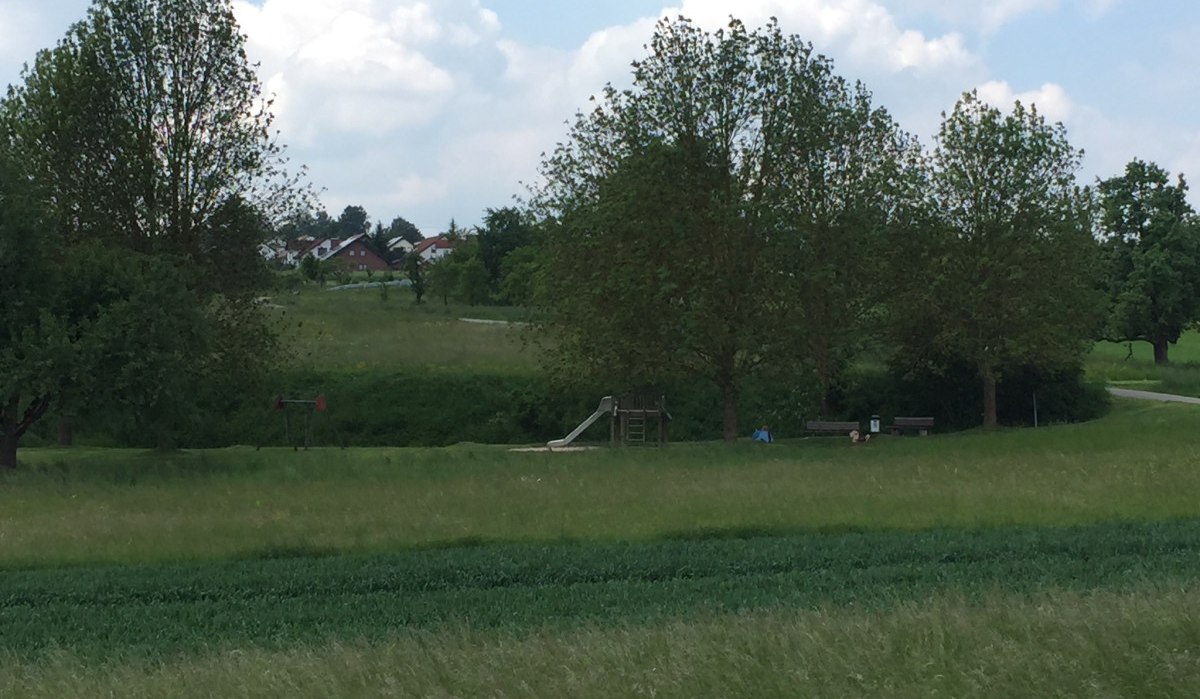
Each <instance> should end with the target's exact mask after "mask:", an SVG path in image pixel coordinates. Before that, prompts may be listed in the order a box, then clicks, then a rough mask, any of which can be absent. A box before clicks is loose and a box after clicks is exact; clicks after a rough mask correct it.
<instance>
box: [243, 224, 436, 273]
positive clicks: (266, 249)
mask: <svg viewBox="0 0 1200 699" xmlns="http://www.w3.org/2000/svg"><path fill="white" fill-rule="evenodd" d="M453 248H454V241H453V240H451V239H450V238H449V237H447V236H445V235H437V236H434V237H432V238H426V239H424V240H422V241H420V242H418V243H416V244H415V245H414V244H413V243H411V242H410V241H408V240H406V239H405V238H404V237H403V236H396V237H394V238H391V239H390V240H388V243H387V252H388V254H387V257H386V259H385V258H384V257H383V256H382V255H380V254H379V252H378V251H376V250H374V249H372V247H371V246H370V245H368V234H367V233H359V234H358V235H354V236H351V237H349V238H319V237H313V236H301V237H299V238H294V239H292V240H283V239H282V238H276V239H274V240H269V241H267V242H264V243H262V244H260V245H259V247H258V251H259V254H261V255H262V256H263V259H265V260H267V261H268V262H270V263H272V264H274V265H276V266H278V267H281V268H287V269H291V268H293V267H298V266H299V265H300V262H301V260H303V259H304V258H306V257H315V258H316V259H317V261H318V262H326V261H335V262H337V263H339V264H341V265H342V266H343V268H344V269H347V270H350V271H358V272H384V271H387V270H390V269H395V268H396V266H397V265H398V264H400V262H402V261H403V260H405V259H407V258H408V257H409V256H410V255H417V256H419V257H420V259H421V261H422V262H433V261H435V260H439V259H441V258H443V257H445V256H446V255H449V254H450V251H451V250H452V249H453Z"/></svg>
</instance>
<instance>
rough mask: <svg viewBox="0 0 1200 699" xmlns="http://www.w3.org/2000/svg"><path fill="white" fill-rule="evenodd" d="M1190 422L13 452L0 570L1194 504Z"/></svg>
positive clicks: (975, 520) (1002, 521) (1193, 507)
mask: <svg viewBox="0 0 1200 699" xmlns="http://www.w3.org/2000/svg"><path fill="white" fill-rule="evenodd" d="M1198 418H1200V408H1196V407H1193V406H1182V405H1147V406H1144V405H1135V404H1121V406H1120V407H1119V408H1118V409H1117V410H1116V411H1115V412H1114V413H1113V414H1112V415H1110V416H1108V417H1106V418H1104V419H1102V420H1099V421H1096V422H1093V423H1089V424H1080V425H1066V426H1058V427H1053V428H1045V429H1042V430H1038V431H1031V430H1024V431H1009V432H999V433H994V434H985V433H980V432H969V433H961V434H956V435H944V436H932V437H927V438H916V437H907V438H882V439H879V440H877V441H875V442H872V443H871V444H869V445H868V446H865V447H853V446H851V445H850V444H849V443H848V442H846V441H844V440H842V439H837V438H824V439H808V440H798V441H795V442H786V443H782V444H777V445H773V446H762V445H751V444H741V445H737V446H734V447H725V446H717V445H706V444H687V445H683V444H681V445H673V446H671V447H669V448H666V449H657V450H656V449H643V450H627V451H621V450H616V451H613V450H601V451H596V452H589V453H571V454H546V453H514V452H510V451H508V450H506V449H504V448H502V447H481V446H464V447H452V448H446V449H354V450H337V449H330V450H314V451H310V452H292V451H290V450H267V449H264V450H262V451H254V450H252V449H228V450H216V451H208V452H196V453H190V454H182V455H179V456H176V457H174V458H172V459H170V460H164V459H163V458H162V457H161V456H159V455H155V454H145V453H136V452H128V451H94V452H80V451H59V450H53V449H43V450H30V451H29V452H27V453H26V457H27V459H28V461H29V463H30V465H31V467H32V468H30V469H27V470H26V471H24V472H22V473H18V474H16V475H12V476H9V477H8V483H7V485H6V487H0V541H2V542H3V546H0V568H5V567H7V568H12V567H14V566H53V565H60V564H78V563H100V562H108V563H138V562H147V561H180V560H204V559H221V558H227V557H230V556H254V555H260V554H262V553H264V552H272V551H276V552H287V551H292V552H297V553H301V552H355V551H363V552H370V551H390V550H398V549H405V548H411V547H419V546H430V545H446V544H454V543H456V542H462V541H562V540H607V541H611V540H645V539H651V538H656V537H662V536H670V535H674V534H678V533H688V532H697V531H760V532H781V533H793V532H804V531H815V530H824V531H830V530H846V529H855V530H883V529H919V528H927V527H965V528H972V527H988V526H1005V525H1015V524H1051V525H1053V524H1077V523H1085V522H1096V521H1106V520H1114V519H1138V520H1144V519H1166V518H1177V517H1190V516H1200V471H1197V470H1196V469H1195V463H1196V459H1197V455H1198V452H1197V447H1196V446H1195V444H1194V443H1193V442H1192V440H1190V439H1189V438H1187V437H1186V435H1188V434H1190V433H1191V432H1192V431H1193V429H1194V424H1195V423H1196V421H1197V419H1198Z"/></svg>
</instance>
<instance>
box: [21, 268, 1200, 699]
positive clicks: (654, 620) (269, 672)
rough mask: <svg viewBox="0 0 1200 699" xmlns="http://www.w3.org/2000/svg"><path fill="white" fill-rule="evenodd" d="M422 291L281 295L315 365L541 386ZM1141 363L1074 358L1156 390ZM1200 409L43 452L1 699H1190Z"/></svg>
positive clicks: (1156, 374) (27, 488)
mask: <svg viewBox="0 0 1200 699" xmlns="http://www.w3.org/2000/svg"><path fill="white" fill-rule="evenodd" d="M345 293H353V294H357V296H354V297H341V298H353V299H354V301H353V309H354V312H353V313H349V312H346V308H347V306H346V304H347V302H346V301H344V300H339V296H338V295H339V294H345ZM407 293H408V292H407V291H404V290H396V289H393V290H392V291H391V294H390V295H389V296H388V298H386V299H384V298H382V296H381V295H380V294H379V292H378V291H377V290H366V291H358V292H316V291H303V292H301V293H299V294H295V295H291V294H287V295H280V296H278V297H276V298H274V299H272V303H273V304H275V305H277V306H280V307H281V308H279V309H277V310H278V311H279V313H280V317H281V322H282V323H283V325H284V327H285V328H286V329H287V332H288V333H290V335H289V337H290V342H291V343H292V344H293V345H294V346H295V347H296V348H297V353H296V357H297V359H296V361H297V362H312V363H313V364H312V365H313V366H319V365H320V364H321V363H322V362H339V363H351V364H352V365H357V364H359V363H361V364H362V365H363V366H364V367H368V370H370V371H375V370H380V371H386V370H387V369H388V368H389V367H391V368H397V369H399V368H411V367H414V366H416V367H420V366H436V367H440V368H441V369H442V370H454V367H467V368H468V369H464V370H470V371H486V370H496V371H515V372H533V371H536V357H535V356H533V355H532V351H531V350H530V349H529V348H527V347H526V346H525V345H524V343H523V338H522V336H521V330H520V327H521V326H518V325H511V324H510V325H503V324H478V323H465V322H463V321H461V320H458V319H459V318H462V317H472V318H482V319H486V320H509V321H519V320H520V319H521V315H520V314H519V313H517V312H513V311H511V310H506V309H494V308H493V309H484V308H475V309H471V308H469V307H455V306H442V305H441V304H439V303H436V300H434V301H435V302H432V303H429V304H427V305H422V306H421V307H415V306H413V305H412V304H411V300H410V299H409V298H408V297H407ZM1197 346H1200V343H1197V342H1196V341H1195V337H1194V336H1191V335H1189V336H1188V338H1185V341H1184V342H1181V344H1180V345H1179V347H1178V348H1173V360H1175V361H1176V362H1177V365H1176V366H1175V367H1174V368H1172V369H1170V371H1173V372H1176V373H1177V374H1178V375H1179V377H1180V378H1179V379H1178V381H1177V384H1176V385H1182V384H1186V383H1187V382H1188V381H1196V383H1197V384H1198V385H1200V379H1194V378H1192V377H1191V374H1190V372H1192V371H1193V369H1192V368H1191V367H1190V366H1189V364H1188V362H1189V359H1188V356H1189V355H1188V352H1189V351H1192V349H1191V348H1193V347H1197ZM1136 349H1137V348H1136V346H1135V350H1136ZM1125 352H1126V348H1125V347H1124V346H1120V347H1112V346H1100V347H1098V348H1097V349H1096V351H1095V352H1093V354H1092V355H1091V357H1090V358H1089V360H1088V371H1089V373H1091V374H1092V375H1093V376H1095V377H1104V378H1108V379H1110V380H1112V381H1114V382H1122V381H1129V382H1140V384H1139V385H1141V386H1148V387H1149V386H1152V387H1155V388H1164V387H1167V386H1169V385H1172V384H1171V383H1170V381H1169V380H1168V379H1165V378H1164V376H1165V375H1166V372H1164V371H1160V370H1157V369H1156V368H1155V367H1153V364H1152V362H1149V361H1148V357H1145V356H1138V355H1135V356H1134V357H1133V358H1130V359H1125V354H1124V353H1125ZM489 368H490V369H489ZM1122 377H1124V378H1122ZM1198 425H1200V407H1197V406H1187V405H1170V404H1151V403H1146V404H1143V403H1137V402H1130V401H1116V402H1115V403H1114V405H1113V407H1112V409H1111V410H1110V411H1109V413H1108V414H1107V415H1105V416H1104V417H1102V418H1100V419H1098V420H1095V421H1091V422H1087V423H1080V424H1064V425H1054V426H1052V427H1044V428H1040V429H1007V430H999V431H995V432H983V431H977V430H970V431H966V432H959V433H953V434H939V433H935V434H933V435H931V436H929V437H924V438H920V437H913V436H907V437H891V436H881V437H879V438H877V439H874V440H872V441H871V442H870V443H868V444H866V445H852V444H850V443H849V442H848V441H847V440H844V439H840V438H797V439H785V440H781V441H780V442H777V443H776V444H773V445H757V444H750V443H739V444H734V445H726V444H721V443H704V442H695V443H675V444H671V445H669V446H666V447H662V448H640V449H639V448H629V449H611V448H602V449H594V450H588V451H579V452H569V453H546V452H538V451H514V450H512V448H510V447H508V446H499V445H479V444H460V445H457V446H450V447H444V448H384V447H379V448H349V449H339V448H318V449H311V450H308V451H294V450H291V449H279V448H262V449H254V448H252V447H235V448H229V449H211V450H188V451H180V452H175V453H169V454H163V453H158V452H148V451H139V450H120V449H99V448H90V447H76V448H70V449H64V448H52V447H44V448H31V449H25V450H23V451H22V454H21V458H22V468H21V469H20V470H18V471H16V472H14V473H10V474H4V475H3V476H0V696H3V697H6V698H7V697H93V696H121V697H163V696H180V697H192V696H195V697H202V696H203V697H208V696H254V697H260V696H279V697H329V696H401V697H405V696H412V697H431V696H432V697H442V696H444V697H453V696H464V697H466V696H472V697H473V696H506V697H544V696H554V697H559V696H571V697H629V696H648V697H649V696H656V697H696V696H747V697H751V696H752V697H772V696H888V697H927V696H987V697H1028V696H1062V697H1096V696H1138V697H1186V696H1195V695H1196V694H1197V693H1198V692H1200V468H1197V466H1198V464H1200V440H1197V438H1196V437H1195V435H1196V433H1197V426H1198Z"/></svg>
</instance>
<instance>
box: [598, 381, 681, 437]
mask: <svg viewBox="0 0 1200 699" xmlns="http://www.w3.org/2000/svg"><path fill="white" fill-rule="evenodd" d="M670 422H671V414H670V413H668V412H667V398H666V396H663V395H658V396H655V395H646V394H637V393H630V394H626V395H623V396H620V397H618V398H617V400H616V406H615V407H614V409H613V421H612V427H611V430H610V432H611V434H612V442H613V444H618V443H619V444H621V445H622V446H627V445H631V444H646V443H648V442H649V443H651V444H666V443H667V437H668V435H667V425H668V423H670ZM651 437H652V439H650V438H651Z"/></svg>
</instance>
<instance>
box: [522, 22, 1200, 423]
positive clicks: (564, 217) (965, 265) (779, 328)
mask: <svg viewBox="0 0 1200 699" xmlns="http://www.w3.org/2000/svg"><path fill="white" fill-rule="evenodd" d="M649 51H650V52H649V55H648V56H647V57H646V58H645V59H644V60H642V61H640V62H638V63H635V64H634V70H633V86H632V87H631V88H629V89H627V90H621V91H618V90H616V89H614V88H612V87H608V88H607V89H606V90H605V91H604V93H603V95H601V96H600V97H599V98H597V100H596V103H597V106H596V107H595V109H594V110H593V111H591V112H590V113H586V114H580V115H578V117H577V119H576V121H575V123H574V125H573V127H572V129H571V131H570V135H569V138H568V140H567V141H566V142H565V143H563V144H560V145H559V146H558V148H557V149H556V150H555V151H554V152H553V153H552V154H550V155H549V156H548V157H547V158H546V159H545V160H544V161H543V167H542V172H543V175H544V178H545V183H544V185H543V186H542V187H540V188H539V189H538V190H537V191H536V192H535V193H534V198H533V204H534V207H535V211H536V213H537V214H538V216H539V218H540V220H542V221H545V229H544V240H545V244H544V254H543V257H542V264H543V268H542V273H541V277H540V278H541V280H542V283H541V284H540V285H539V287H538V288H539V296H538V303H539V305H540V306H541V308H542V309H543V310H544V311H545V313H544V315H543V316H542V322H541V324H540V328H541V330H542V336H543V337H544V338H545V339H546V345H547V350H548V351H549V352H550V353H551V355H552V356H554V357H555V358H556V359H557V362H558V364H557V365H558V367H559V368H560V369H562V370H564V372H566V373H571V374H578V373H579V372H580V371H584V372H586V373H588V374H590V375H592V376H594V377H596V378H600V379H603V380H607V381H608V382H610V383H612V384H614V385H624V386H637V385H650V384H654V383H655V382H657V381H661V380H663V378H664V377H667V376H678V375H679V374H681V373H682V374H687V375H692V376H695V377H699V378H702V379H704V380H707V381H710V382H712V383H713V384H714V385H715V386H716V387H717V388H718V389H719V390H720V393H721V395H722V397H723V404H724V433H725V437H726V438H727V439H734V438H735V437H736V436H737V434H738V430H737V401H738V394H739V390H740V388H741V386H742V385H743V384H744V383H745V381H746V379H747V377H749V376H750V375H752V374H755V373H767V374H769V375H772V376H778V377H780V379H781V380H788V381H795V382H811V383H813V384H815V385H816V386H817V387H818V391H819V393H820V395H821V396H822V399H823V401H822V402H823V404H824V409H825V410H826V411H828V410H831V409H832V406H831V405H830V397H831V396H832V395H833V393H834V389H835V387H836V386H837V384H838V382H839V380H840V377H841V376H842V375H843V374H844V371H845V370H846V368H847V367H848V366H849V365H850V364H851V363H852V362H854V361H857V360H858V359H859V358H861V357H862V356H863V355H864V352H868V351H869V352H871V353H872V354H873V355H874V356H876V357H882V358H884V359H886V361H888V362H889V364H890V365H891V366H892V367H893V369H894V370H896V371H898V372H913V371H934V372H939V371H948V370H950V368H951V367H962V366H967V367H970V368H971V370H972V371H973V372H974V373H975V375H976V376H977V380H978V381H979V382H980V385H981V387H982V395H983V404H982V418H983V424H984V425H985V426H988V427H992V426H995V425H996V424H997V414H996V385H997V380H998V377H999V376H1000V375H1001V374H1003V373H1004V372H1006V371H1011V370H1016V369H1018V368H1022V367H1028V366H1035V367H1062V366H1066V367H1074V370H1075V371H1078V367H1079V365H1080V360H1081V357H1082V356H1083V354H1084V353H1085V352H1086V351H1087V349H1088V347H1089V346H1090V344H1091V342H1092V341H1093V340H1094V339H1095V338H1097V337H1104V336H1107V337H1109V338H1110V339H1118V340H1135V339H1144V340H1147V341H1151V342H1153V343H1154V345H1155V353H1156V358H1158V359H1160V360H1161V361H1165V360H1166V357H1167V352H1166V347H1167V344H1168V343H1170V342H1173V341H1174V340H1176V339H1178V337H1179V334H1180V332H1181V330H1182V329H1183V328H1186V327H1188V326H1189V325H1190V324H1191V323H1193V322H1195V321H1196V319H1197V316H1198V311H1200V287H1198V286H1197V285H1198V284H1200V269H1197V267H1196V265H1197V264H1198V263H1200V249H1198V248H1197V245H1198V244H1200V235H1198V229H1197V223H1196V218H1195V215H1194V213H1193V212H1192V211H1191V209H1190V208H1189V207H1188V206H1187V203H1186V199H1185V193H1186V188H1185V185H1184V183H1183V181H1182V179H1180V180H1178V181H1177V182H1175V183H1174V184H1172V183H1171V182H1169V181H1168V178H1167V175H1166V173H1165V172H1163V171H1162V170H1161V169H1159V168H1157V167H1155V166H1153V165H1149V164H1146V163H1141V162H1138V161H1135V162H1134V163H1131V164H1130V166H1129V168H1128V169H1127V171H1126V173H1125V174H1124V175H1123V176H1121V177H1117V178H1113V179H1111V180H1107V181H1105V182H1103V183H1101V184H1100V186H1099V187H1098V188H1096V189H1095V190H1093V189H1091V188H1085V187H1079V186H1077V184H1076V181H1075V172H1076V170H1077V169H1078V166H1079V162H1080V157H1081V152H1080V151H1078V150H1077V149H1075V148H1074V147H1072V146H1071V145H1070V143H1069V142H1068V140H1067V136H1066V133H1065V130H1064V128H1063V127H1062V125H1061V124H1050V123H1047V122H1046V120H1045V119H1044V118H1043V116H1042V115H1040V114H1039V113H1038V112H1037V111H1036V109H1035V108H1027V107H1025V106H1023V105H1021V104H1019V103H1018V104H1015V105H1014V106H1013V108H1012V110H1011V111H1008V112H1002V111H1000V110H998V109H995V108H993V107H991V106H989V105H987V104H984V103H983V102H981V101H980V100H979V99H978V97H977V95H976V94H975V93H968V94H965V95H963V97H962V98H961V99H960V100H959V101H958V103H957V104H956V105H955V107H954V109H953V110H952V111H951V112H950V113H949V114H945V115H943V122H942V125H941V128H940V130H939V133H938V136H937V138H936V142H935V146H934V147H933V149H932V150H926V149H924V148H922V147H921V146H920V144H919V143H918V142H917V141H916V140H915V139H913V138H912V137H911V136H909V135H908V134H906V133H904V132H903V131H902V130H901V129H900V128H899V127H898V125H897V124H896V123H895V122H894V120H893V119H892V118H891V116H890V115H889V114H888V113H887V112H886V111H885V110H884V109H882V108H880V107H878V106H876V105H874V104H873V103H872V99H871V95H870V93H869V92H868V91H867V90H866V89H865V88H864V87H863V86H862V85H861V84H850V83H848V82H847V81H845V80H844V79H842V78H841V77H839V76H838V75H837V74H836V73H835V72H834V69H833V65H832V63H831V62H830V61H829V59H827V58H825V57H823V56H820V55H817V54H815V53H814V52H813V49H812V46H811V45H809V44H807V43H805V42H803V41H801V40H800V39H798V38H797V37H794V36H788V35H784V34H783V33H782V32H781V31H780V29H779V27H778V25H777V24H776V23H774V22H772V23H770V24H768V25H767V26H766V27H764V28H762V29H759V30H756V31H749V30H747V29H746V28H745V27H744V26H743V25H742V24H741V23H739V22H737V21H736V20H734V21H732V22H731V23H730V24H729V26H728V28H727V29H725V30H723V31H718V32H716V33H715V34H710V33H706V32H704V31H702V30H700V29H698V28H696V27H695V26H693V25H692V24H691V23H690V22H689V21H687V20H685V19H679V20H676V21H666V20H664V21H663V22H661V23H660V24H659V25H658V27H657V30H656V32H655V35H654V38H653V40H652V42H651V44H650V45H649Z"/></svg>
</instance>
